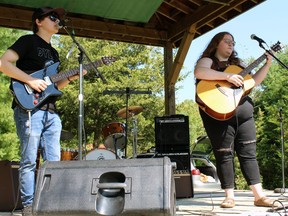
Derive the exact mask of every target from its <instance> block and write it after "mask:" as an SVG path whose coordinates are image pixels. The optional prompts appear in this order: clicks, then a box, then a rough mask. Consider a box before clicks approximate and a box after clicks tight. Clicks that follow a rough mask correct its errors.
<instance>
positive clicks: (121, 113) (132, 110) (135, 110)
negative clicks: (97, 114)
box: [117, 106, 143, 118]
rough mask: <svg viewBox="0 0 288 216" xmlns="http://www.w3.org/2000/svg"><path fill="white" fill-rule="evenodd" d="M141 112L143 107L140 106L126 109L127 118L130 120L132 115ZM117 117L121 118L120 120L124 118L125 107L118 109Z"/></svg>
mask: <svg viewBox="0 0 288 216" xmlns="http://www.w3.org/2000/svg"><path fill="white" fill-rule="evenodd" d="M142 111H143V107H142V106H129V107H128V118H130V117H131V116H133V115H138V114H139V113H140V112H142ZM117 116H118V117H121V118H126V107H125V108H122V109H120V110H119V111H118V112H117Z"/></svg>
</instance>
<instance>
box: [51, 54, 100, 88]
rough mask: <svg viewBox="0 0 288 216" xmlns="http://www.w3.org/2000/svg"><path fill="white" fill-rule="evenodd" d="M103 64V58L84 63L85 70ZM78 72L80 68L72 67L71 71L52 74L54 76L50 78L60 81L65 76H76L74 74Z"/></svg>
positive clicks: (53, 80)
mask: <svg viewBox="0 0 288 216" xmlns="http://www.w3.org/2000/svg"><path fill="white" fill-rule="evenodd" d="M102 64H103V61H102V59H99V60H97V61H95V62H92V63H89V64H84V65H83V69H85V70H90V69H92V68H93V67H94V66H95V67H99V66H101V65H102ZM78 72H79V68H73V69H71V70H69V71H66V72H62V73H58V74H55V75H52V76H51V77H50V79H51V80H52V82H53V83H55V82H58V81H60V80H62V79H65V78H67V77H70V76H74V75H76V74H78Z"/></svg>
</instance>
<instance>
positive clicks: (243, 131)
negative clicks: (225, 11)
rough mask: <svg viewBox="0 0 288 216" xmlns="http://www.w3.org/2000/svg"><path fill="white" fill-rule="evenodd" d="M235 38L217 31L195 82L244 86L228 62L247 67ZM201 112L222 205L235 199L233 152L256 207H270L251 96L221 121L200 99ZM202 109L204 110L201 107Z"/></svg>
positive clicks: (262, 72) (260, 74)
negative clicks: (206, 108) (263, 182)
mask: <svg viewBox="0 0 288 216" xmlns="http://www.w3.org/2000/svg"><path fill="white" fill-rule="evenodd" d="M234 46H235V41H234V37H233V36H232V35H231V34H230V33H229V32H220V33H218V34H216V35H215V36H214V37H213V38H212V40H211V41H210V43H209V44H208V46H207V48H206V49H205V50H204V52H203V54H202V55H201V57H200V58H199V60H198V61H197V63H196V66H195V71H194V75H195V77H196V83H199V81H200V80H219V81H226V82H229V83H231V84H233V85H234V86H235V87H241V86H243V83H244V79H243V77H242V76H240V75H238V74H236V73H233V72H232V71H230V72H229V68H228V69H227V70H228V71H227V70H226V71H225V72H224V70H225V69H226V68H227V67H228V66H229V65H237V66H238V67H240V68H244V67H245V66H244V64H243V62H242V61H241V60H240V59H239V58H238V57H237V52H236V51H235V50H234ZM266 58H267V59H266V63H265V64H264V65H263V66H262V67H261V68H260V69H259V70H258V71H257V72H256V73H255V74H254V75H252V74H250V75H252V79H253V80H254V82H255V86H256V85H258V84H260V83H261V82H262V81H263V80H264V79H265V77H266V75H267V73H268V70H269V68H270V66H271V61H272V56H270V55H268V54H267V55H266ZM196 100H197V102H198V104H199V107H200V108H199V110H200V115H201V118H202V121H203V124H204V127H205V130H206V132H207V135H208V137H209V139H210V141H211V144H212V146H213V152H214V155H215V158H216V167H217V173H218V176H219V179H220V181H221V187H222V189H224V190H225V200H224V201H223V203H222V204H221V207H222V208H232V207H234V206H235V201H234V175H235V173H234V163H233V161H234V153H235V152H236V154H237V156H238V159H239V162H240V167H241V171H242V173H243V175H244V177H245V179H246V181H247V183H248V185H249V186H250V188H251V190H252V192H253V195H254V205H255V206H267V207H270V206H272V204H273V201H272V200H270V199H269V198H267V197H266V196H265V194H264V193H263V191H262V185H261V183H260V173H259V167H258V162H257V160H256V129H255V123H254V118H253V102H252V100H251V98H250V97H249V96H244V97H243V98H242V99H241V101H240V103H239V105H238V107H237V109H236V112H235V114H234V115H233V116H232V117H231V118H229V119H226V120H218V119H215V118H213V117H211V115H208V114H207V113H206V112H205V111H204V110H205V104H203V103H202V102H201V101H200V100H199V98H196ZM201 108H202V109H201Z"/></svg>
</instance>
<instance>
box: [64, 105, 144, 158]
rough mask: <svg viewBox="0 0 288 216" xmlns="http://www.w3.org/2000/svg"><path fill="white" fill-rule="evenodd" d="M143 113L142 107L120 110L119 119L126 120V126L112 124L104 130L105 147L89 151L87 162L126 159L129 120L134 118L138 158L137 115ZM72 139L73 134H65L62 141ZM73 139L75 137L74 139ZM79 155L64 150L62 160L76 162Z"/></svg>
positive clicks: (119, 123)
mask: <svg viewBox="0 0 288 216" xmlns="http://www.w3.org/2000/svg"><path fill="white" fill-rule="evenodd" d="M142 111H143V107H142V106H129V107H127V108H126V107H125V108H122V109H120V110H119V111H118V112H117V116H118V117H119V118H123V119H126V124H124V123H121V122H111V123H109V124H107V125H106V126H104V127H103V128H102V135H103V137H104V147H105V149H103V148H98V149H93V150H91V151H89V152H88V153H87V154H86V156H84V159H85V160H109V159H121V158H125V150H126V149H125V148H126V146H127V128H128V127H127V126H128V123H127V119H128V118H132V122H133V127H132V128H131V132H132V134H133V142H132V144H133V145H132V147H133V157H134V158H135V157H136V156H137V133H138V126H137V124H138V122H137V118H136V115H138V114H139V113H141V112H142ZM69 138H71V134H69V133H67V132H66V131H65V133H64V132H63V135H62V139H66V140H67V139H69ZM72 138H73V137H72ZM77 155H78V154H77V153H76V152H75V151H72V150H67V149H66V150H62V151H61V160H76V159H77Z"/></svg>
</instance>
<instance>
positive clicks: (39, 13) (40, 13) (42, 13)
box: [32, 7, 66, 22]
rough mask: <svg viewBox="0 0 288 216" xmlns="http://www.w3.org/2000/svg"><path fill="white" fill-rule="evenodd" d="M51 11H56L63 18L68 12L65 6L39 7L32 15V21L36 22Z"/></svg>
mask: <svg viewBox="0 0 288 216" xmlns="http://www.w3.org/2000/svg"><path fill="white" fill-rule="evenodd" d="M51 13H56V14H57V15H58V17H59V18H61V17H63V16H64V15H65V14H66V11H65V9H64V8H52V7H42V8H38V9H36V10H35V11H34V13H33V15H32V22H34V21H35V20H36V19H39V18H42V17H44V16H45V15H49V14H51Z"/></svg>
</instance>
